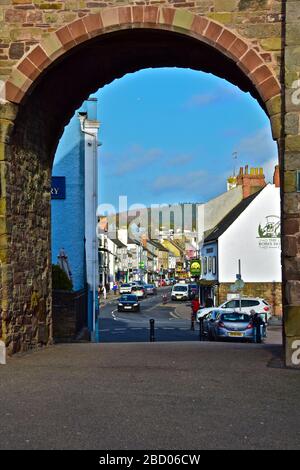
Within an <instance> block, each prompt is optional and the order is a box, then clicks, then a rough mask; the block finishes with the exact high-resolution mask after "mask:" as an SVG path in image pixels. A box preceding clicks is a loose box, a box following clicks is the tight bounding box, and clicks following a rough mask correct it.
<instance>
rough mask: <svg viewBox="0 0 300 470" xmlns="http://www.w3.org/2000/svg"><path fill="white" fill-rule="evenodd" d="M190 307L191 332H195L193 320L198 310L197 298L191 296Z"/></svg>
mask: <svg viewBox="0 0 300 470" xmlns="http://www.w3.org/2000/svg"><path fill="white" fill-rule="evenodd" d="M191 307H192V313H191V330H193V331H194V330H195V320H196V315H197V312H198V310H199V308H200V302H199V299H198V297H196V296H195V294H194V295H193V298H192V302H191Z"/></svg>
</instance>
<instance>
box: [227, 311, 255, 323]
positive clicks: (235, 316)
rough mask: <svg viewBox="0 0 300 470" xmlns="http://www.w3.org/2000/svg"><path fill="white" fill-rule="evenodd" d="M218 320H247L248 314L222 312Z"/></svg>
mask: <svg viewBox="0 0 300 470" xmlns="http://www.w3.org/2000/svg"><path fill="white" fill-rule="evenodd" d="M220 320H221V321H224V322H248V323H249V321H250V316H249V315H247V314H246V313H237V312H232V313H222V314H221V315H220Z"/></svg>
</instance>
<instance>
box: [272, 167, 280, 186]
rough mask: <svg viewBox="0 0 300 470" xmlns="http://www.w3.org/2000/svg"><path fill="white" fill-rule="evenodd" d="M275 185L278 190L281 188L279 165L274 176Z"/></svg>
mask: <svg viewBox="0 0 300 470" xmlns="http://www.w3.org/2000/svg"><path fill="white" fill-rule="evenodd" d="M273 184H275V187H276V188H280V172H279V165H276V166H275V170H274V176H273Z"/></svg>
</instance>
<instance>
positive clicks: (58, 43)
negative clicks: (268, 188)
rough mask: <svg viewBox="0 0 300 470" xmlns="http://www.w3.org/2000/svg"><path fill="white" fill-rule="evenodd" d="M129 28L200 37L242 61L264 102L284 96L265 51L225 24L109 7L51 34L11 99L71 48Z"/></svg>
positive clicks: (18, 75)
mask: <svg viewBox="0 0 300 470" xmlns="http://www.w3.org/2000/svg"><path fill="white" fill-rule="evenodd" d="M129 28H151V29H162V30H168V31H175V32H179V33H182V34H185V35H188V36H191V37H194V38H196V39H199V40H201V41H203V42H205V43H207V44H209V45H211V46H213V47H215V48H216V49H218V50H219V51H221V52H222V53H223V54H225V55H226V56H228V57H229V58H230V59H232V60H233V61H234V62H235V63H237V65H238V66H239V67H240V68H241V69H242V71H243V72H244V73H245V74H246V75H247V76H248V77H249V78H250V80H251V81H252V83H253V84H254V86H255V87H256V89H257V91H258V93H259V95H260V96H261V98H262V100H263V101H264V102H267V101H268V100H269V99H271V98H273V97H274V96H277V95H279V94H280V84H279V82H278V80H277V78H276V75H275V73H274V71H273V70H272V69H271V68H270V66H269V65H267V63H266V62H265V61H264V59H263V56H262V54H260V51H259V50H256V48H254V47H253V44H252V43H250V42H247V41H245V40H244V39H243V38H241V37H240V36H238V35H237V34H236V33H235V32H233V31H230V30H229V29H227V28H226V27H224V26H223V25H221V24H219V23H217V22H215V21H212V20H210V19H208V18H206V17H203V16H199V15H196V14H194V13H191V12H190V11H188V10H181V9H176V8H164V7H157V6H123V7H115V8H103V9H102V10H101V11H100V12H99V13H96V14H88V15H86V16H85V17H83V18H81V19H78V20H75V21H73V22H72V23H70V24H68V25H66V26H63V27H62V28H60V29H58V30H57V31H55V32H53V33H50V35H49V36H48V37H47V38H46V39H44V40H42V41H41V42H40V44H38V45H36V46H35V47H34V48H33V49H32V50H31V51H29V52H28V54H27V55H26V56H25V57H24V58H22V59H21V60H20V62H19V63H18V64H17V65H16V66H15V67H14V69H13V71H12V74H11V76H10V78H9V79H8V80H7V82H6V99H7V100H8V101H11V102H13V103H20V102H21V101H22V99H23V97H24V96H25V95H26V94H27V93H30V88H31V86H32V85H33V83H34V81H35V80H36V79H37V77H38V76H39V75H40V74H41V73H42V72H43V71H45V69H46V68H47V67H49V65H51V63H52V62H54V61H55V60H56V59H57V58H59V57H60V56H62V55H63V54H65V53H66V52H67V51H68V50H70V49H71V48H73V47H76V46H77V45H78V44H80V43H83V42H85V41H88V40H89V39H91V38H94V37H96V36H99V35H101V34H103V33H107V32H109V31H116V30H121V29H129Z"/></svg>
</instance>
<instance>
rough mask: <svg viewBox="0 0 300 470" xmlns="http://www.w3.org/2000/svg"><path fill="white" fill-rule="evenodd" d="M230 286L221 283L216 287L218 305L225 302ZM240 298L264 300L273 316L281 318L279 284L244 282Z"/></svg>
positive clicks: (280, 286)
mask: <svg viewBox="0 0 300 470" xmlns="http://www.w3.org/2000/svg"><path fill="white" fill-rule="evenodd" d="M231 285H232V284H230V283H221V284H220V285H219V286H218V298H219V302H218V304H221V303H223V302H225V301H226V300H227V294H228V293H230V286H231ZM242 296H245V297H260V298H262V299H265V300H266V301H267V302H269V304H270V305H272V310H273V313H274V315H275V316H278V317H281V316H282V285H281V283H280V282H246V283H245V286H244V288H243V292H242Z"/></svg>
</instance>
